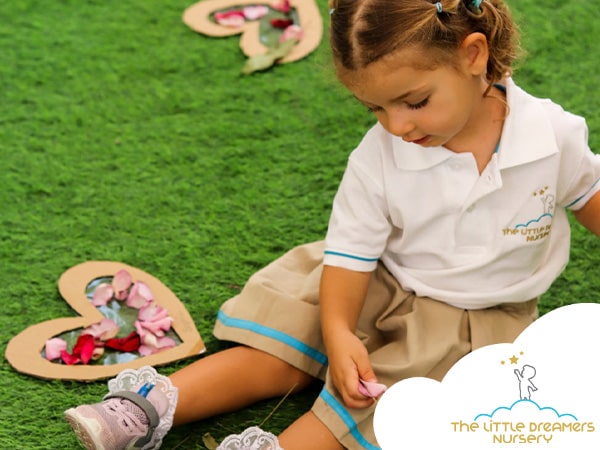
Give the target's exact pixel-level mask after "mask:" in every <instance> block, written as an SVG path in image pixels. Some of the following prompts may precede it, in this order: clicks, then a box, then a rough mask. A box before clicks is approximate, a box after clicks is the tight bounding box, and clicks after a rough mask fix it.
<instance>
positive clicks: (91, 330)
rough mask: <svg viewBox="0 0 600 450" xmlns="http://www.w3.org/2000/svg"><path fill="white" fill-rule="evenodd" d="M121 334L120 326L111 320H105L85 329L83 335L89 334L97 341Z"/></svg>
mask: <svg viewBox="0 0 600 450" xmlns="http://www.w3.org/2000/svg"><path fill="white" fill-rule="evenodd" d="M118 332H119V326H118V325H117V324H116V323H115V322H114V321H112V320H111V319H107V318H104V319H102V320H101V321H100V322H98V323H95V324H92V325H90V326H89V327H87V328H85V329H84V330H83V331H82V332H81V334H89V335H91V336H93V337H94V338H95V339H100V340H103V341H104V340H106V339H110V338H112V337H115V336H116V335H117V333H118Z"/></svg>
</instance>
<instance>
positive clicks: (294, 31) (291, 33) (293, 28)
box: [279, 24, 304, 43]
mask: <svg viewBox="0 0 600 450" xmlns="http://www.w3.org/2000/svg"><path fill="white" fill-rule="evenodd" d="M303 36H304V31H303V30H302V28H300V27H299V26H298V25H294V24H292V25H290V26H289V27H287V28H286V29H285V30H283V33H282V34H281V36H280V37H279V43H281V42H285V41H287V40H289V39H296V40H298V41H300V40H302V37H303Z"/></svg>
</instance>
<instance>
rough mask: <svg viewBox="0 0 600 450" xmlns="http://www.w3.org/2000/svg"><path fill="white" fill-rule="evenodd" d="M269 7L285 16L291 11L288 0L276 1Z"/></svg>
mask: <svg viewBox="0 0 600 450" xmlns="http://www.w3.org/2000/svg"><path fill="white" fill-rule="evenodd" d="M271 7H272V8H273V9H276V10H277V11H281V12H283V13H285V14H287V13H289V12H290V9H291V5H290V0H276V1H275V2H273V3H272V4H271Z"/></svg>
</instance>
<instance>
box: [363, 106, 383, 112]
mask: <svg viewBox="0 0 600 450" xmlns="http://www.w3.org/2000/svg"><path fill="white" fill-rule="evenodd" d="M367 110H368V111H369V112H372V113H377V112H380V111H383V108H382V107H381V106H367Z"/></svg>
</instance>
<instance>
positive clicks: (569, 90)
mask: <svg viewBox="0 0 600 450" xmlns="http://www.w3.org/2000/svg"><path fill="white" fill-rule="evenodd" d="M190 4H191V2H189V3H188V2H185V1H181V0H176V1H171V2H166V1H161V0H145V1H141V0H138V1H135V0H119V1H116V0H104V1H98V0H88V1H86V2H81V1H75V0H62V1H58V0H49V1H45V2H39V1H37V2H34V1H24V0H15V1H11V2H3V3H2V5H0V146H1V151H2V162H1V164H0V204H1V205H2V212H1V213H0V269H1V270H0V299H1V301H2V307H3V311H2V314H0V342H1V344H2V355H1V356H0V358H1V360H0V361H1V365H0V404H1V405H2V419H1V420H0V449H71V448H77V447H78V444H77V441H76V439H75V437H74V435H73V433H72V432H71V431H70V428H69V427H68V425H67V423H66V422H65V421H64V420H63V417H62V413H63V411H64V410H65V409H66V408H68V407H71V406H74V405H77V404H80V403H83V402H95V401H97V400H98V399H99V398H100V397H101V396H102V395H104V393H105V383H104V382H94V383H89V384H86V383H79V382H64V381H47V380H42V379H37V378H33V377H30V376H27V375H23V374H20V373H17V372H16V371H15V370H13V368H12V367H10V365H9V364H8V363H7V361H6V360H5V359H4V349H5V348H6V344H7V343H8V341H9V340H10V339H11V338H12V337H13V336H14V335H16V334H17V333H19V332H20V331H21V330H23V329H24V328H26V327H27V326H29V325H33V324H35V323H38V322H41V321H45V320H50V319H55V318H59V317H69V316H71V315H72V314H73V311H72V310H71V309H70V308H69V307H68V305H67V304H66V303H65V302H64V301H63V300H62V299H61V297H60V295H59V294H58V292H57V289H56V281H57V279H58V277H59V276H60V275H61V273H63V272H64V271H65V270H66V269H68V268H69V267H71V266H74V265H76V264H78V263H81V262H83V261H87V260H113V261H122V262H125V263H127V264H130V265H133V266H136V267H139V268H140V269H142V270H144V271H146V272H148V273H151V274H152V275H154V276H156V277H158V278H159V279H161V280H162V281H163V282H164V283H165V284H166V285H167V286H168V287H169V288H170V289H171V290H172V291H173V292H174V293H175V294H176V295H177V296H178V297H179V298H180V299H181V300H182V301H183V302H184V304H185V305H186V307H187V309H188V311H189V312H190V313H191V315H192V316H193V318H194V320H195V323H196V325H197V327H198V329H199V330H200V332H201V334H202V336H203V338H204V341H205V343H206V345H207V349H208V351H209V352H214V351H217V350H218V349H220V348H222V344H220V343H218V342H217V341H215V340H214V338H212V336H211V334H210V332H211V328H212V323H213V322H214V319H215V316H216V311H217V308H218V306H219V305H220V304H221V303H222V302H223V301H224V300H226V299H227V298H229V297H231V296H232V295H235V294H236V293H237V292H238V291H239V288H240V286H242V285H243V284H244V282H245V280H246V279H247V278H248V277H249V276H250V275H251V274H252V273H253V272H255V271H256V270H257V269H259V268H260V267H262V266H264V265H265V264H267V263H268V262H270V261H271V260H273V259H274V258H276V257H277V256H279V255H280V254H282V253H283V252H284V251H286V250H288V249H290V248H291V247H293V246H294V245H297V244H301V243H304V242H309V241H314V240H318V239H321V238H322V237H323V236H324V233H325V230H326V226H327V220H328V213H329V207H330V204H331V200H332V197H333V195H334V193H335V190H336V187H337V184H338V181H339V179H340V176H341V174H342V171H343V169H344V166H345V161H346V158H347V155H348V153H349V152H350V151H351V150H352V148H353V147H354V146H355V145H356V144H357V143H358V141H359V139H360V138H361V136H362V134H363V133H364V132H365V130H366V129H367V128H368V127H369V126H370V125H371V124H372V123H373V121H374V119H373V117H372V115H370V114H369V113H368V112H367V111H365V108H364V107H362V106H360V105H359V104H357V103H356V102H355V101H353V100H352V98H351V97H350V95H349V94H347V93H346V92H345V91H344V90H342V89H341V88H340V87H339V86H338V85H337V84H336V82H335V79H334V77H333V74H332V71H331V63H330V61H329V54H328V49H327V44H326V41H327V33H326V32H325V37H324V39H323V42H322V44H321V46H320V47H319V48H318V49H317V51H316V52H314V53H313V54H311V55H310V56H309V57H307V58H306V59H303V60H301V61H299V62H296V63H293V64H287V65H282V66H278V67H276V68H275V69H274V70H270V71H267V72H264V73H260V74H255V75H253V76H248V77H245V76H241V75H240V70H241V67H242V65H243V63H244V60H245V58H244V56H243V55H242V54H241V52H240V51H239V48H238V38H237V37H232V38H221V39H216V38H209V37H206V36H203V35H199V34H196V33H194V32H193V31H191V30H190V29H188V28H187V27H186V26H185V25H184V24H183V22H182V20H181V15H182V13H183V11H184V9H185V8H186V7H188V6H189V5H190ZM510 4H511V5H512V7H513V11H514V13H515V15H516V17H517V19H518V21H519V23H520V24H521V27H522V30H523V35H524V39H523V43H524V47H525V49H526V50H527V56H526V58H525V59H524V60H523V61H522V63H521V64H519V66H518V68H517V71H516V73H515V79H516V81H517V82H518V83H519V84H520V85H521V86H522V87H524V88H525V89H526V90H528V91H529V92H531V93H532V94H534V95H537V96H542V97H550V98H552V99H553V100H554V101H556V102H558V103H560V104H562V105H563V106H564V107H565V108H566V109H568V110H570V111H572V112H574V113H576V114H580V115H583V116H585V117H586V118H587V120H588V125H589V128H590V145H591V147H592V148H594V149H598V148H599V144H600V98H598V96H597V95H596V92H597V91H596V89H597V84H598V81H599V78H598V72H600V53H599V52H598V47H597V36H598V35H599V34H600V0H587V1H582V0H560V1H559V0H544V1H539V0H518V1H517V0H512V1H511V2H510ZM319 8H320V11H321V13H322V16H323V18H324V26H325V27H326V25H327V10H328V6H327V5H326V4H325V2H323V1H320V2H319ZM572 240H573V251H572V260H571V262H570V265H569V266H568V268H567V269H566V270H565V272H564V273H563V275H562V276H561V277H560V278H559V279H558V280H557V281H556V283H555V284H554V285H553V287H552V288H551V289H550V291H549V292H548V293H547V294H546V295H545V296H544V297H543V298H542V301H541V305H540V309H541V311H542V313H544V312H546V311H548V310H550V309H552V308H555V307H558V306H561V305H565V304H569V303H574V302H581V301H585V302H600V277H599V276H598V271H597V267H598V266H599V265H600V252H599V251H598V250H599V240H598V239H597V238H596V237H594V236H592V235H590V234H589V233H587V232H586V231H585V230H584V229H583V228H582V227H581V226H579V225H577V224H575V225H574V228H573V239H572ZM557 332H560V330H557ZM186 363H187V361H183V362H179V363H172V364H169V365H167V366H166V367H164V368H162V369H161V370H162V372H163V373H166V374H168V373H171V372H172V371H174V370H176V369H177V368H178V367H181V366H183V365H185V364H186ZM201 388H202V387H201V386H199V389H201ZM317 393H318V387H317V388H315V389H311V390H310V391H309V392H308V393H306V394H301V395H298V396H294V397H291V398H288V399H287V400H286V401H285V402H284V405H283V406H282V407H281V408H280V409H279V410H278V411H277V412H276V413H275V414H274V415H273V416H272V417H271V418H270V419H269V421H268V423H267V424H266V425H265V427H266V428H268V429H269V430H271V431H273V432H275V433H277V432H279V431H281V430H282V429H283V428H285V427H286V426H287V425H288V424H289V423H291V422H292V421H293V420H294V418H295V417H296V416H298V415H299V414H301V413H302V412H303V411H304V410H306V409H307V408H309V406H310V404H311V403H312V399H313V398H314V396H315V395H316V394H317ZM276 402H277V399H275V400H272V401H266V402H262V403H260V404H258V405H256V406H255V407H253V408H249V409H248V410H246V411H244V412H240V413H233V414H227V415H223V416H220V417H216V418H214V419H211V420H207V421H204V422H202V423H197V424H192V425H188V426H184V427H181V428H178V429H175V430H173V431H172V432H171V433H170V434H169V435H168V436H167V438H166V440H165V442H164V448H169V449H171V448H190V449H194V448H198V449H202V448H204V446H203V443H202V435H203V434H204V433H205V432H210V433H211V434H212V435H213V436H215V437H216V438H218V439H219V438H223V437H224V436H225V435H227V434H230V433H237V432H240V431H241V430H243V429H244V428H245V427H247V426H250V425H255V424H257V423H259V422H261V421H262V419H264V418H265V417H266V416H267V415H268V414H269V412H270V411H271V410H272V408H273V407H274V405H275V404H276Z"/></svg>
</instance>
